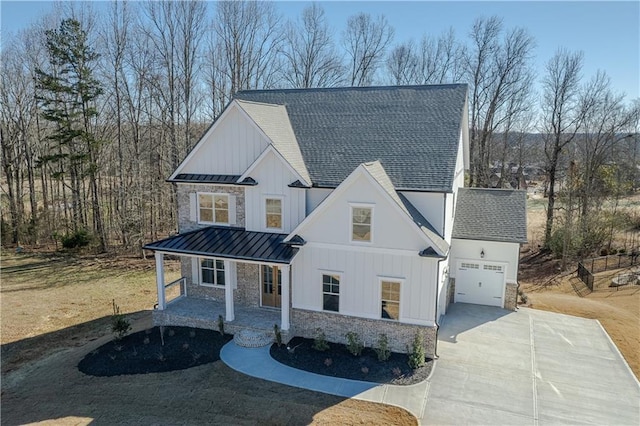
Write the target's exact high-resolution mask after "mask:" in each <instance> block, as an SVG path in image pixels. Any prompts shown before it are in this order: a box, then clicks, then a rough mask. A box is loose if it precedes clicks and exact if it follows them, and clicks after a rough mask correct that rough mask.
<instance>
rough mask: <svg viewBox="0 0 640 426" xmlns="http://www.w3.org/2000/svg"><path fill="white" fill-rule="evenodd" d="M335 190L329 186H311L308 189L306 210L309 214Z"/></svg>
mask: <svg viewBox="0 0 640 426" xmlns="http://www.w3.org/2000/svg"><path fill="white" fill-rule="evenodd" d="M332 192H333V189H327V188H310V189H307V200H306V212H307V216H309V215H310V214H311V212H312V211H314V210H315V209H316V207H318V206H319V205H320V203H321V202H323V201H324V199H325V198H327V197H328V196H329V194H331V193H332Z"/></svg>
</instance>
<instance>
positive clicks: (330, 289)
mask: <svg viewBox="0 0 640 426" xmlns="http://www.w3.org/2000/svg"><path fill="white" fill-rule="evenodd" d="M322 309H323V310H325V311H333V312H339V311H340V275H332V274H322Z"/></svg>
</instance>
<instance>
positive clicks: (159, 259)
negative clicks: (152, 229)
mask: <svg viewBox="0 0 640 426" xmlns="http://www.w3.org/2000/svg"><path fill="white" fill-rule="evenodd" d="M155 256H156V284H157V286H158V309H159V310H161V311H162V310H164V308H165V294H164V254H162V253H158V252H156V253H155Z"/></svg>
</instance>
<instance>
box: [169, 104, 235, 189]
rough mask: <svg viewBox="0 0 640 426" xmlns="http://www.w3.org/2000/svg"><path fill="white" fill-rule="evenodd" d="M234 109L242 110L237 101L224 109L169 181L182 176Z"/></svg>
mask: <svg viewBox="0 0 640 426" xmlns="http://www.w3.org/2000/svg"><path fill="white" fill-rule="evenodd" d="M234 108H236V109H238V110H242V108H240V107H239V106H238V103H237V102H236V101H235V100H234V101H231V102H230V103H229V105H227V107H226V108H225V109H224V111H222V114H220V116H219V117H218V118H217V119H216V120H215V121H214V122H213V124H212V125H211V126H209V129H208V130H207V131H206V132H205V134H204V135H203V136H202V137H201V138H200V140H199V141H198V143H197V144H196V146H194V147H193V149H192V150H191V152H190V153H189V154H188V155H187V156H186V158H185V159H184V160H182V163H180V165H179V166H178V168H177V169H176V170H175V171H174V172H173V174H172V175H171V176H170V177H169V179H167V180H173V179H175V178H176V176H178V175H179V174H180V172H181V171H182V169H183V168H184V166H185V164H187V163H188V162H189V160H191V158H192V157H193V156H194V155H195V154H196V152H198V151H199V150H200V147H201V146H202V145H203V144H204V142H205V141H206V140H207V139H208V138H209V136H210V135H211V134H212V133H213V132H214V131H215V129H216V128H217V127H218V125H219V124H220V123H221V122H222V121H223V120H224V119H225V117H226V116H227V115H229V111H231V110H232V109H234ZM243 112H244V111H243ZM245 114H246V113H245Z"/></svg>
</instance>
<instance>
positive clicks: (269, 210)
mask: <svg viewBox="0 0 640 426" xmlns="http://www.w3.org/2000/svg"><path fill="white" fill-rule="evenodd" d="M265 211H266V224H267V228H270V229H282V199H281V198H267V199H266V200H265Z"/></svg>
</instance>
